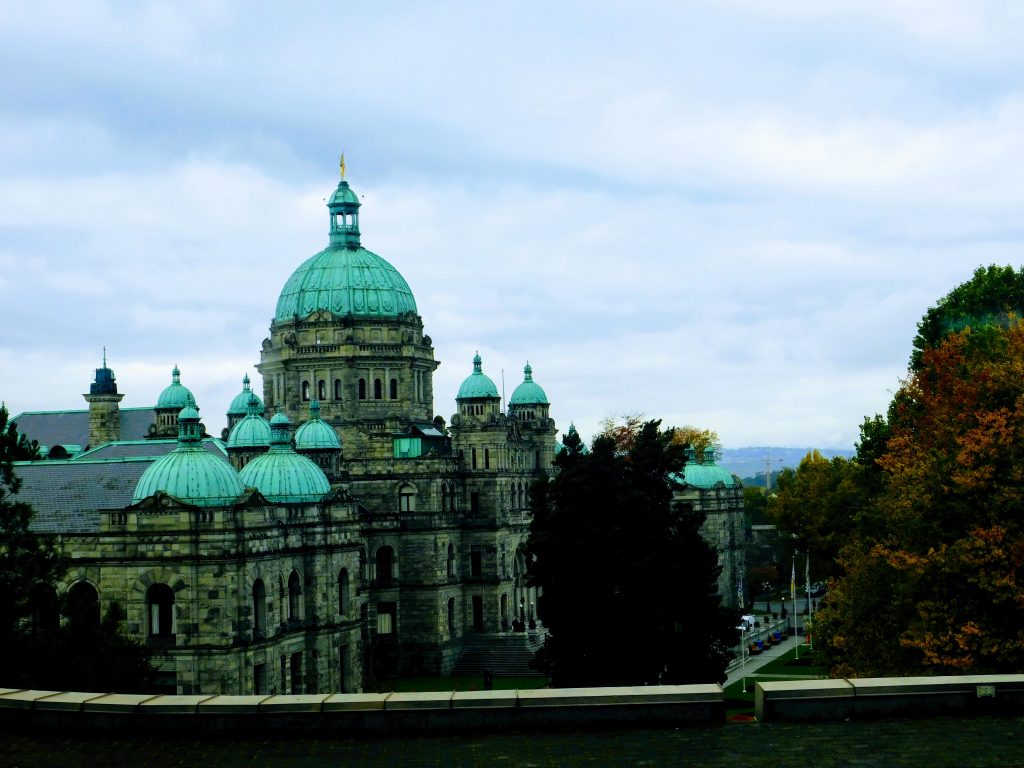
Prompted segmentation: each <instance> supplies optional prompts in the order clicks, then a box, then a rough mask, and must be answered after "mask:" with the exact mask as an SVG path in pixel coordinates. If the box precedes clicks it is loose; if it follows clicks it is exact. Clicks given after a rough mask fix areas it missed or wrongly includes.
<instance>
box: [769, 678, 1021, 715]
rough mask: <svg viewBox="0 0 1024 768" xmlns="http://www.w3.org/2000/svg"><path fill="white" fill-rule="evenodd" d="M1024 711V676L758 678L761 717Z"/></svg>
mask: <svg viewBox="0 0 1024 768" xmlns="http://www.w3.org/2000/svg"><path fill="white" fill-rule="evenodd" d="M1022 711H1024V675H948V676H936V677H869V678H850V679H846V680H838V679H836V680H792V681H787V682H778V683H775V682H758V683H757V684H756V686H755V689H754V714H755V716H756V717H757V719H758V720H761V721H765V720H845V719H847V718H851V717H884V716H915V717H921V716H927V715H932V714H936V713H939V712H942V713H946V714H957V713H967V714H976V713H979V712H980V713H999V714H1012V713H1020V712H1022Z"/></svg>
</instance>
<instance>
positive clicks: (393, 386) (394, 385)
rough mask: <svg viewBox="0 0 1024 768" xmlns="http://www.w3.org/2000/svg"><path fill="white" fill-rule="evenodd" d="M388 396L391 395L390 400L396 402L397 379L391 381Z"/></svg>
mask: <svg viewBox="0 0 1024 768" xmlns="http://www.w3.org/2000/svg"><path fill="white" fill-rule="evenodd" d="M390 395H391V399H392V400H397V399H398V379H392V380H391V393H390Z"/></svg>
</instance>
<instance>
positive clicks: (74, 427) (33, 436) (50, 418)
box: [11, 408, 156, 448]
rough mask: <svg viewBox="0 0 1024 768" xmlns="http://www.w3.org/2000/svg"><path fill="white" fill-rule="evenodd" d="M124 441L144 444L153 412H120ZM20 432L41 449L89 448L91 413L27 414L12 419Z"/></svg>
mask: <svg viewBox="0 0 1024 768" xmlns="http://www.w3.org/2000/svg"><path fill="white" fill-rule="evenodd" d="M118 413H119V414H120V416H121V439H122V440H142V439H143V438H144V437H145V436H146V435H147V434H149V425H150V424H153V423H155V422H156V414H155V413H154V412H153V409H152V408H121V409H120V410H119V411H118ZM11 421H13V422H14V423H16V424H17V425H18V431H19V432H20V433H21V434H23V435H26V436H28V439H29V440H37V441H38V442H39V444H40V445H45V446H47V447H49V448H52V447H53V446H55V445H81V446H86V445H89V411H88V409H85V410H81V411H26V412H25V413H21V414H18V415H17V416H15V417H14V418H13V419H11Z"/></svg>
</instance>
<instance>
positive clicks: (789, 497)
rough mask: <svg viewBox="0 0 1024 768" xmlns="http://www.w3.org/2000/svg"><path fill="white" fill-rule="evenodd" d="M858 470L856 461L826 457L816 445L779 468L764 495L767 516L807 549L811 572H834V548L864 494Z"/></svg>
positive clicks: (842, 540) (849, 529)
mask: <svg viewBox="0 0 1024 768" xmlns="http://www.w3.org/2000/svg"><path fill="white" fill-rule="evenodd" d="M862 475H863V471H862V469H861V466H860V464H858V463H857V461H855V460H850V459H844V458H842V457H840V456H836V457H834V458H832V459H826V458H825V457H824V456H822V455H821V453H820V452H818V451H810V452H808V454H807V455H806V456H804V458H803V459H801V460H800V464H799V465H798V466H797V468H796V469H795V470H793V469H790V468H786V469H784V470H783V471H782V472H780V473H779V477H778V485H777V488H776V491H775V493H774V494H772V496H771V497H770V498H769V500H768V510H767V514H768V517H769V519H770V520H772V521H773V522H774V523H775V524H776V525H778V527H779V529H780V531H781V532H782V533H783V538H784V539H785V540H787V541H792V543H793V545H794V546H795V547H796V548H797V549H799V550H801V551H803V552H808V551H809V552H810V553H811V564H812V567H813V569H814V575H815V577H816V578H819V579H824V578H830V577H833V576H837V575H839V573H840V569H839V567H838V564H837V558H838V556H839V552H840V550H841V549H842V547H843V546H844V545H845V544H846V543H847V542H848V541H849V539H850V536H851V534H852V532H853V530H854V528H855V526H856V525H857V521H858V519H859V515H860V512H861V510H862V509H863V506H864V503H865V500H866V495H865V491H864V487H863V484H862Z"/></svg>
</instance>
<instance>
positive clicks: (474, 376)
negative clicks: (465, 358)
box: [455, 352, 498, 400]
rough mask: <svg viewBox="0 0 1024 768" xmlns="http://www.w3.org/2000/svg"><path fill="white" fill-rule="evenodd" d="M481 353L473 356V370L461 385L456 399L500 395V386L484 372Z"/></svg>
mask: <svg viewBox="0 0 1024 768" xmlns="http://www.w3.org/2000/svg"><path fill="white" fill-rule="evenodd" d="M482 362H483V361H482V360H481V359H480V353H479V352H477V353H476V355H474V356H473V372H472V373H471V374H469V376H467V377H466V380H465V381H463V382H462V386H461V387H459V394H457V395H456V396H455V399H456V400H469V399H472V398H477V397H498V388H497V387H496V386H494V382H493V381H491V379H490V377H488V376H486V375H485V374H484V370H483V365H482Z"/></svg>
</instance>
